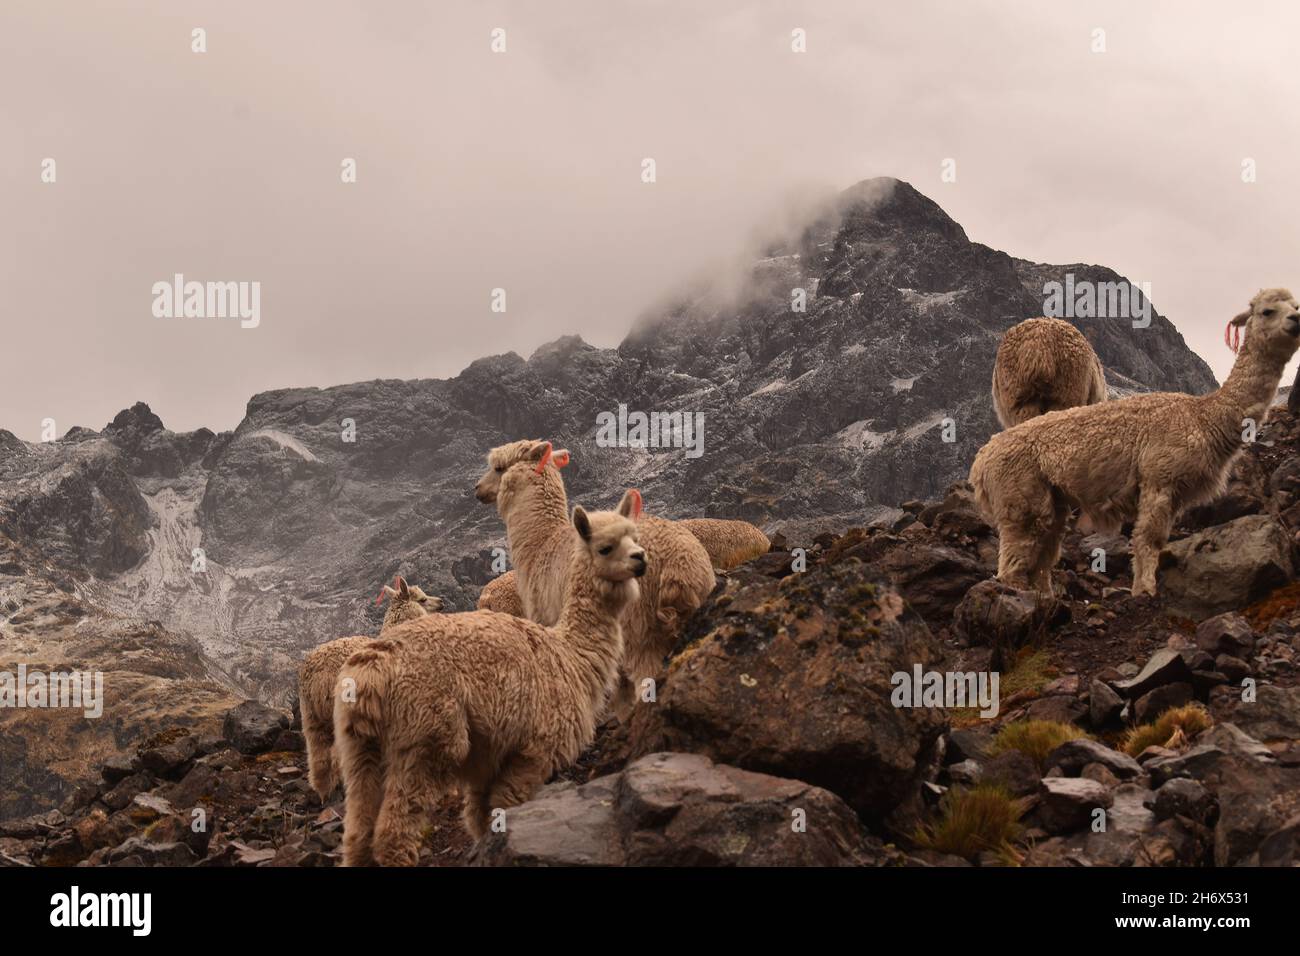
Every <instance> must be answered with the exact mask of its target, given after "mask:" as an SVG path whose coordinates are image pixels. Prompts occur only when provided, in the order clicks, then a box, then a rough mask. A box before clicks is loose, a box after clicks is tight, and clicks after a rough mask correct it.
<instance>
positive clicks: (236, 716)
mask: <svg viewBox="0 0 1300 956" xmlns="http://www.w3.org/2000/svg"><path fill="white" fill-rule="evenodd" d="M1297 452H1300V422H1298V421H1297V420H1296V419H1295V418H1294V417H1292V416H1291V415H1290V414H1289V413H1288V412H1285V411H1283V410H1278V411H1275V412H1274V415H1273V417H1272V418H1271V419H1270V421H1269V422H1267V423H1266V425H1265V427H1264V428H1263V430H1262V431H1261V433H1260V436H1259V440H1258V442H1257V443H1255V444H1253V445H1251V446H1249V447H1248V449H1247V451H1246V454H1245V455H1244V456H1243V457H1242V458H1241V460H1240V461H1239V463H1238V465H1237V466H1236V468H1235V469H1234V472H1233V477H1232V481H1231V486H1230V490H1229V493H1228V494H1227V495H1226V496H1225V497H1224V498H1223V499H1222V500H1221V501H1220V502H1218V503H1217V504H1216V505H1215V506H1213V507H1211V508H1209V509H1203V510H1201V511H1198V512H1196V513H1193V514H1191V515H1188V516H1187V517H1186V518H1185V519H1184V521H1183V522H1181V523H1180V525H1179V527H1178V529H1177V531H1176V534H1175V539H1174V541H1173V542H1172V543H1171V545H1170V548H1169V552H1170V557H1169V562H1170V563H1169V564H1168V566H1167V567H1166V569H1165V574H1166V575H1167V574H1168V572H1169V571H1171V570H1174V569H1178V570H1180V571H1181V572H1182V577H1179V576H1177V575H1174V576H1169V577H1162V592H1161V595H1160V596H1159V597H1158V598H1156V599H1150V598H1134V597H1133V596H1132V595H1131V594H1130V593H1129V590H1128V588H1129V585H1130V584H1131V580H1130V578H1129V577H1128V562H1127V551H1126V548H1125V547H1124V542H1123V540H1122V539H1116V540H1114V541H1109V542H1104V543H1102V542H1099V541H1098V540H1097V539H1094V538H1083V537H1081V536H1080V535H1078V534H1077V533H1075V534H1072V535H1071V536H1070V537H1069V538H1067V541H1066V547H1065V553H1064V558H1063V561H1062V563H1061V565H1060V566H1059V567H1058V569H1057V570H1056V572H1055V575H1054V577H1055V584H1056V587H1057V592H1058V597H1057V598H1055V599H1051V600H1040V599H1037V598H1035V597H1033V596H1032V595H1028V594H1026V593H1025V592H1019V591H1015V590H1014V589H1010V588H1006V587H1004V586H1002V585H1000V584H998V583H997V582H996V581H994V580H993V579H992V573H993V570H994V557H995V554H996V539H995V537H994V535H993V532H992V530H991V529H990V528H989V527H988V526H987V524H986V523H985V522H984V521H983V520H982V518H981V517H980V516H979V515H978V513H977V512H976V511H975V509H974V508H973V506H972V503H971V499H970V493H969V488H968V487H967V486H965V485H964V483H959V484H956V485H954V486H953V487H952V488H951V489H949V491H948V493H947V494H945V495H944V496H943V497H942V498H939V499H934V500H930V501H923V500H911V501H908V502H906V503H904V505H903V507H902V508H901V509H900V511H901V517H898V518H896V519H892V520H889V521H887V522H880V523H877V524H875V525H872V526H868V527H863V528H854V529H850V530H849V531H847V532H846V533H844V534H842V535H831V534H824V535H821V536H819V537H818V539H817V541H815V542H814V543H812V545H811V547H810V548H809V549H808V550H807V553H806V556H805V557H806V559H807V566H806V569H804V570H798V571H796V570H794V567H793V565H794V563H795V561H796V556H795V555H794V554H792V553H791V552H790V551H787V550H784V548H785V547H786V545H787V542H783V541H781V540H780V539H779V538H778V540H777V541H776V542H775V544H776V548H775V549H774V550H773V552H772V553H769V554H768V555H765V556H763V557H760V558H757V559H755V560H754V561H751V562H750V563H748V564H746V565H744V566H742V567H740V568H737V569H735V570H733V571H731V572H729V573H727V574H726V575H725V578H724V580H723V581H722V582H721V583H720V585H719V587H718V588H717V590H716V591H715V592H714V594H713V596H712V597H711V598H710V601H709V602H708V604H707V605H706V606H705V607H704V608H702V609H701V611H700V612H699V613H697V614H696V615H695V616H694V617H693V618H692V620H691V622H690V623H689V625H688V628H687V631H686V632H685V633H684V635H683V637H682V640H681V642H680V644H679V646H678V647H677V648H676V650H675V651H674V652H673V654H672V655H670V657H669V658H668V660H667V662H666V666H665V669H664V671H663V673H662V674H661V675H660V680H659V682H658V684H657V688H656V694H655V699H654V701H653V702H646V703H643V704H641V705H640V706H638V708H637V710H636V712H635V714H634V716H633V718H632V720H631V721H630V722H629V723H628V724H626V725H622V726H618V725H615V724H613V723H612V722H609V723H606V724H605V725H604V726H603V727H602V728H601V730H600V733H599V735H598V737H597V740H596V742H595V744H594V745H593V747H592V748H590V749H589V751H588V752H587V753H586V754H584V755H583V757H582V758H581V760H580V761H579V763H578V764H577V765H576V766H574V767H572V768H569V769H568V770H567V771H565V772H564V773H562V774H561V775H560V776H559V777H558V778H557V779H556V780H555V781H553V782H552V783H551V784H549V785H548V786H547V787H545V788H544V789H543V790H542V791H541V792H539V793H538V794H537V795H536V797H535V798H534V799H533V800H530V801H529V802H527V803H525V804H523V805H521V806H519V807H516V808H513V809H510V810H509V811H507V813H506V817H505V828H504V831H503V832H495V833H491V834H489V835H488V836H486V837H485V838H484V839H483V840H482V841H480V842H479V843H477V844H474V845H472V844H471V843H470V841H469V840H468V839H467V838H466V836H465V835H464V833H463V831H462V830H461V829H460V827H459V824H458V822H457V820H456V815H455V814H456V807H455V799H454V798H452V797H449V798H447V799H444V800H443V801H442V802H441V803H440V804H439V806H438V808H437V809H436V811H435V812H434V813H433V814H432V816H431V819H430V825H429V829H428V830H427V831H426V840H425V844H424V848H423V855H422V862H423V863H425V864H428V865H449V864H450V865H460V864H470V865H509V866H528V865H593V864H602V865H619V864H631V865H651V864H653V865H766V864H799V865H846V866H858V865H880V866H889V865H896V866H970V865H976V866H1001V865H1006V864H1008V863H1014V864H1020V865H1031V866H1237V865H1247V866H1293V865H1296V863H1297V862H1300V667H1298V662H1300V582H1297V581H1296V579H1295V568H1296V567H1297V565H1296V562H1295V559H1296V554H1295V553H1294V552H1295V549H1296V532H1297V530H1300V480H1293V479H1295V477H1296V475H1300V470H1297V467H1296V462H1297V461H1300V456H1298V455H1297ZM1264 527H1266V528H1268V529H1270V530H1269V531H1268V532H1266V533H1265V532H1261V531H1260V530H1259V529H1260V528H1264ZM1189 541H1196V542H1198V545H1197V546H1196V547H1194V548H1187V547H1182V548H1180V545H1185V543H1186V542H1189ZM1279 541H1281V542H1284V545H1283V547H1282V551H1281V552H1279V550H1278V547H1277V545H1278V542H1279ZM1243 542H1247V543H1246V544H1243ZM1251 542H1253V543H1251ZM1098 549H1101V551H1103V552H1104V553H1105V558H1106V561H1105V567H1104V569H1103V568H1101V567H1099V563H1098V560H1097V558H1098ZM1211 572H1213V573H1211ZM1279 573H1280V574H1281V575H1282V577H1281V578H1277V577H1276V575H1277V574H1279ZM1189 601H1191V602H1193V603H1192V604H1189ZM915 665H919V666H920V667H921V668H922V669H924V670H927V671H928V670H934V671H940V672H950V671H961V672H984V673H987V672H990V671H994V670H997V671H999V672H1000V673H1001V675H1002V678H1003V680H1002V691H1001V694H1000V699H999V701H998V704H999V708H998V713H997V715H996V716H995V717H992V718H987V719H986V718H982V717H980V716H979V715H978V714H977V713H974V712H973V711H972V709H970V708H952V707H947V708H945V707H938V708H936V707H898V706H893V705H892V704H891V702H890V697H891V691H892V689H893V686H892V684H893V678H894V676H895V675H896V674H897V673H899V672H900V671H901V672H904V673H906V672H910V671H911V670H912V668H913V667H914V666H915ZM1189 704H1199V706H1200V711H1198V712H1201V713H1203V714H1204V715H1205V719H1204V725H1203V726H1193V725H1190V724H1188V725H1187V730H1186V732H1184V729H1183V725H1181V724H1180V725H1178V726H1177V727H1176V728H1175V729H1174V730H1173V732H1169V733H1167V735H1166V732H1164V731H1160V732H1158V735H1157V736H1156V737H1153V738H1151V740H1150V742H1149V743H1148V744H1146V745H1143V746H1141V748H1140V749H1138V750H1136V752H1132V753H1130V752H1127V751H1126V750H1125V749H1124V748H1123V747H1122V746H1121V744H1122V742H1123V740H1124V738H1125V735H1126V732H1127V731H1129V730H1131V729H1133V728H1134V727H1136V726H1138V725H1151V724H1152V722H1153V721H1157V720H1158V719H1162V718H1163V719H1168V718H1169V717H1170V715H1173V714H1176V713H1178V712H1179V708H1185V707H1186V706H1187V705H1189ZM1044 722H1050V724H1051V726H1052V727H1055V728H1056V730H1057V731H1060V729H1061V728H1064V733H1063V734H1062V736H1061V737H1060V738H1059V739H1054V740H1052V741H1051V742H1050V743H1049V744H1048V745H1045V746H1043V747H1041V748H1040V749H1038V750H1035V749H1034V748H1032V747H1028V746H1025V745H1023V744H1019V745H1016V746H1009V747H1008V746H1003V744H1004V743H1005V741H1007V740H1009V739H1012V738H1014V737H1016V736H1017V733H1016V732H1017V731H1025V730H1027V729H1030V728H1033V727H1039V728H1041V727H1042V726H1044ZM1148 737H1150V734H1148ZM1144 739H1145V738H1144ZM1130 749H1132V748H1130ZM989 784H996V786H997V787H998V788H1000V792H1002V793H1005V794H1007V795H1009V796H1010V797H1014V798H1015V801H1016V802H1015V807H1016V813H1017V821H1016V827H1017V829H1016V830H1015V832H1014V836H1013V837H1012V838H1011V839H1010V840H1009V841H1008V843H1007V844H1006V845H1005V846H1000V847H978V846H976V847H966V848H965V849H964V850H961V851H960V852H957V851H956V848H953V847H948V846H942V845H939V846H936V845H935V844H934V842H933V841H931V840H929V839H927V838H926V837H925V836H924V834H925V833H926V832H927V829H926V828H927V827H930V828H931V830H930V831H929V832H933V827H934V826H935V825H936V823H937V822H938V821H940V820H941V819H942V815H943V809H944V806H945V804H946V802H947V801H950V800H952V799H954V798H955V797H957V796H959V795H961V794H963V793H969V792H971V791H972V790H975V789H977V788H979V787H980V786H981V785H989ZM340 809H341V804H340V803H339V802H337V801H334V802H330V803H329V804H328V805H326V806H322V805H321V804H320V803H319V801H318V800H317V798H316V797H315V795H314V794H312V793H311V792H310V789H309V788H308V787H307V785H306V782H305V780H304V764H303V754H302V742H301V735H300V733H299V732H298V731H297V730H296V729H295V724H294V723H293V722H292V720H291V716H290V715H289V714H288V713H284V712H280V711H277V710H274V709H271V708H267V707H265V706H264V705H261V704H258V703H256V702H252V701H249V702H246V703H244V704H242V705H240V706H239V707H238V708H235V709H234V710H232V711H230V712H229V713H228V714H227V716H226V718H225V720H224V723H223V726H222V728H221V730H220V731H219V732H218V733H214V734H209V735H202V734H198V733H190V732H186V731H173V732H170V733H168V734H164V735H160V736H159V737H158V738H156V739H154V740H151V741H148V742H147V743H146V744H145V745H144V746H142V747H141V748H139V750H138V752H137V753H136V754H135V756H134V757H133V758H131V759H126V760H118V761H114V762H111V763H109V764H108V765H106V766H105V767H104V768H103V770H102V772H101V780H100V782H98V783H97V784H95V785H91V786H87V787H85V788H82V789H79V790H78V791H77V792H76V793H75V794H72V795H70V796H69V798H68V799H67V801H66V802H65V804H64V806H63V807H62V808H60V809H59V810H56V811H50V812H47V813H45V814H36V815H33V816H30V817H28V818H25V819H20V820H16V821H10V822H8V823H5V824H0V862H7V863H9V864H12V865H43V864H52V863H66V864H73V863H75V864H78V865H82V864H85V865H93V864H108V865H177V864H186V865H245V866H253V865H257V866H276V865H287V866H320V865H323V866H328V865H333V864H335V863H336V862H337V859H338V842H339V828H340V816H339V813H340ZM195 810H202V811H203V817H204V819H205V821H206V826H207V829H206V830H205V831H203V832H202V833H201V834H199V833H196V832H195V831H194V830H193V827H192V825H191V823H192V820H193V818H194V813H195ZM1098 815H1100V819H1101V820H1103V821H1104V826H1103V827H1101V828H1098V825H1097V821H1098V819H1099V817H1098Z"/></svg>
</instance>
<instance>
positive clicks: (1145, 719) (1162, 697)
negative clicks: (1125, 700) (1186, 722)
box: [1133, 681, 1192, 724]
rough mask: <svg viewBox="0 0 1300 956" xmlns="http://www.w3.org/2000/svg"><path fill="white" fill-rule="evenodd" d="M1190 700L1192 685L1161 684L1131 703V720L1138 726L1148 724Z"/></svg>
mask: <svg viewBox="0 0 1300 956" xmlns="http://www.w3.org/2000/svg"><path fill="white" fill-rule="evenodd" d="M1191 700H1192V685H1191V684H1190V683H1185V682H1182V681H1179V682H1178V683H1176V684H1161V685H1160V686H1159V687H1154V688H1152V689H1151V690H1149V691H1147V692H1146V693H1145V694H1143V695H1142V696H1141V697H1139V698H1138V699H1137V700H1136V701H1134V702H1133V719H1134V720H1135V721H1136V722H1137V723H1139V724H1149V723H1151V721H1153V720H1155V719H1156V718H1157V717H1159V716H1160V715H1161V714H1163V713H1164V712H1165V711H1166V710H1168V709H1169V708H1171V707H1181V706H1182V705H1183V704H1187V703H1190V702H1191Z"/></svg>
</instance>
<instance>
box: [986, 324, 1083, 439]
mask: <svg viewBox="0 0 1300 956" xmlns="http://www.w3.org/2000/svg"><path fill="white" fill-rule="evenodd" d="M1105 400H1106V376H1105V373H1104V372H1103V371H1102V368H1101V360H1100V359H1098V358H1097V353H1096V352H1094V351H1093V350H1092V346H1091V345H1089V344H1088V340H1087V339H1086V338H1084V337H1083V334H1082V333H1081V332H1079V330H1078V329H1076V328H1075V327H1074V326H1073V325H1071V324H1070V323H1069V322H1065V321H1062V320H1061V319H1026V320H1025V321H1023V322H1021V323H1020V324H1019V325H1013V326H1012V327H1011V328H1009V329H1008V330H1007V333H1006V334H1005V335H1004V336H1002V343H1001V344H1000V345H999V346H998V355H997V359H996V360H995V361H994V363H993V410H994V411H995V412H997V416H998V421H999V422H1001V423H1002V427H1003V428H1010V427H1012V426H1013V425H1019V424H1020V423H1021V422H1027V421H1029V419H1031V418H1036V417H1037V416H1039V415H1043V414H1046V413H1047V412H1054V411H1059V410H1060V409H1063V408H1074V407H1075V406H1077V405H1095V404H1097V403H1098V402H1103V401H1105Z"/></svg>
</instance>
